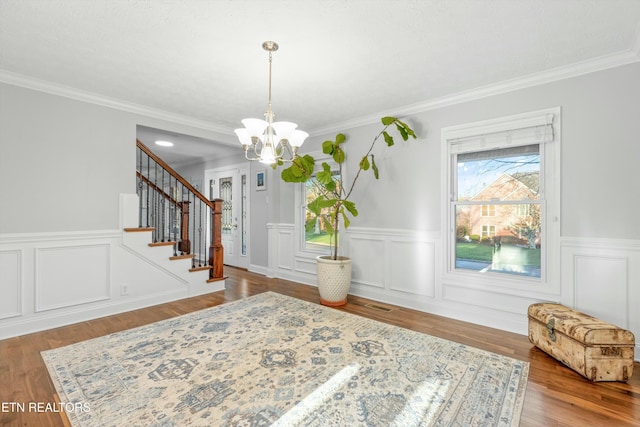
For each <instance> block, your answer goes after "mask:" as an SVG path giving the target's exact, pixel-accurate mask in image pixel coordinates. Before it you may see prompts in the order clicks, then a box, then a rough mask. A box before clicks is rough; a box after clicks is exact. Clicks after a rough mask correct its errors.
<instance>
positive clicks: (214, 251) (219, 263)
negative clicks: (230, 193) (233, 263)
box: [209, 199, 224, 279]
mask: <svg viewBox="0 0 640 427" xmlns="http://www.w3.org/2000/svg"><path fill="white" fill-rule="evenodd" d="M222 201H223V200H222V199H213V200H212V202H213V211H212V212H211V224H213V227H211V246H210V247H209V265H211V266H213V268H211V269H210V270H209V279H221V278H222V277H223V275H224V273H223V265H224V250H223V248H222Z"/></svg>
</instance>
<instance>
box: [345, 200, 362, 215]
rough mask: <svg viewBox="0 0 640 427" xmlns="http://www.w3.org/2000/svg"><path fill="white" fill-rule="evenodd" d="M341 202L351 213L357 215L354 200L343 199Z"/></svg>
mask: <svg viewBox="0 0 640 427" xmlns="http://www.w3.org/2000/svg"><path fill="white" fill-rule="evenodd" d="M342 203H343V205H344V207H345V208H347V210H348V211H349V213H350V214H351V215H353V216H358V210H357V209H356V204H355V203H354V202H352V201H350V200H344V201H343V202H342Z"/></svg>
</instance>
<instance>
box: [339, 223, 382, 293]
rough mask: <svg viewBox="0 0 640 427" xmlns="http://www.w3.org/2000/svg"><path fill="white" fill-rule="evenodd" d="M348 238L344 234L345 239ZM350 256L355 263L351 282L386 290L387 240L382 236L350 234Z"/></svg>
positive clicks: (348, 237)
mask: <svg viewBox="0 0 640 427" xmlns="http://www.w3.org/2000/svg"><path fill="white" fill-rule="evenodd" d="M344 236H347V235H346V234H344V233H343V237H344ZM346 238H347V239H349V243H348V245H349V256H350V257H351V260H352V262H353V266H352V269H353V270H352V273H351V281H352V283H354V284H358V285H364V286H370V287H374V288H385V285H386V282H387V280H386V275H387V274H386V272H387V265H385V264H386V263H385V262H384V261H385V255H386V250H385V239H384V237H381V236H368V235H365V234H356V235H353V234H349V235H348V236H347V237H346Z"/></svg>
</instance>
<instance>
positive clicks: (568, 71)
mask: <svg viewBox="0 0 640 427" xmlns="http://www.w3.org/2000/svg"><path fill="white" fill-rule="evenodd" d="M639 61H640V26H638V31H637V32H636V37H635V41H634V43H633V48H632V49H629V50H625V51H622V52H617V53H614V54H610V55H604V56H601V57H598V58H593V59H589V60H585V61H580V62H576V63H573V64H569V65H566V66H562V67H557V68H552V69H549V70H545V71H542V72H539V73H533V74H528V75H525V76H521V77H517V78H514V79H510V80H504V81H502V82H499V83H495V84H490V85H486V86H481V87H478V88H475V89H470V90H467V91H462V92H458V93H454V94H451V95H446V96H443V97H440V98H434V99H430V100H427V101H422V102H418V103H415V104H410V105H406V106H403V107H399V108H396V109H391V110H386V111H383V112H379V113H375V114H369V115H367V116H363V117H359V118H356V119H352V120H346V121H343V122H339V123H334V124H332V125H330V126H326V127H321V128H317V129H312V130H310V131H309V133H310V134H313V135H323V134H328V133H333V132H338V131H344V130H345V129H351V128H355V127H359V126H365V125H370V124H373V123H378V122H379V121H380V118H381V117H384V116H394V117H406V116H411V115H414V114H417V113H422V112H425V111H429V110H435V109H438V108H443V107H447V106H450V105H455V104H461V103H464V102H469V101H473V100H476V99H481V98H486V97H489V96H494V95H499V94H503V93H507V92H512V91H516V90H520V89H526V88H529V87H532V86H538V85H542V84H546V83H552V82H555V81H559V80H564V79H568V78H572V77H578V76H581V75H584V74H589V73H594V72H597V71H602V70H606V69H609V68H615V67H619V66H622V65H627V64H631V63H634V62H639Z"/></svg>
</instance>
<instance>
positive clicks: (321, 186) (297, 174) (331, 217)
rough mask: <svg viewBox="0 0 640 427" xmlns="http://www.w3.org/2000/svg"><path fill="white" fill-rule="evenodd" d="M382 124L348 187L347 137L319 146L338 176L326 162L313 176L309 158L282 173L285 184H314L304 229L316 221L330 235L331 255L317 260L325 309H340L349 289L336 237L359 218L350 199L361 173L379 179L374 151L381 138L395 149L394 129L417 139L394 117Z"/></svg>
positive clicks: (346, 261) (348, 271) (347, 271)
mask: <svg viewBox="0 0 640 427" xmlns="http://www.w3.org/2000/svg"><path fill="white" fill-rule="evenodd" d="M381 121H382V125H383V128H382V130H381V131H380V132H379V133H378V134H377V135H376V136H375V138H373V142H372V143H371V146H370V147H369V150H368V151H367V152H366V153H365V154H364V155H363V156H362V159H361V160H360V164H359V167H358V171H357V172H356V174H355V176H354V178H353V180H352V181H351V185H347V183H346V182H344V176H343V174H342V166H343V164H344V162H345V160H346V154H345V151H344V144H345V143H346V142H347V137H346V136H345V135H344V134H342V133H339V134H337V135H336V138H335V140H333V141H331V140H328V141H324V142H323V143H322V152H323V153H324V154H327V155H330V156H331V157H332V158H333V160H334V161H335V163H336V164H337V165H338V174H337V175H336V174H334V173H333V172H332V170H331V166H330V165H329V164H328V163H327V162H322V165H321V166H322V170H319V171H317V172H316V168H315V165H316V160H315V159H314V158H313V156H310V155H308V154H307V155H304V156H301V157H296V158H295V159H294V160H293V162H292V163H291V165H290V166H289V167H288V168H286V169H283V170H282V173H281V177H282V179H283V180H284V181H285V182H308V181H309V180H311V181H309V182H311V183H313V185H314V187H315V190H316V194H317V197H316V198H315V199H314V200H312V201H310V202H309V203H308V204H307V209H308V210H309V212H310V213H311V215H310V218H309V219H308V220H307V223H306V225H305V226H306V229H307V231H309V230H311V229H312V228H313V227H315V226H316V221H318V220H320V221H321V222H322V223H323V225H324V227H325V229H326V231H327V233H328V234H329V235H330V241H329V249H330V251H331V252H330V253H331V255H327V256H319V257H317V261H318V263H317V269H318V290H319V292H320V302H321V303H322V304H324V305H329V306H339V305H344V304H346V303H347V294H348V293H349V287H350V286H351V259H350V258H348V257H345V256H339V255H338V246H339V243H340V240H339V236H338V234H339V231H340V227H341V226H344V228H347V227H349V224H350V223H351V220H350V217H356V216H358V210H357V209H356V205H355V203H354V202H353V201H352V200H350V197H351V195H352V194H353V190H354V188H355V185H356V182H357V181H358V178H359V177H360V174H361V172H363V171H368V170H371V171H372V173H373V175H374V177H375V178H376V179H378V178H379V171H378V167H377V166H376V162H375V157H374V155H373V153H372V151H373V148H374V147H375V145H376V143H377V142H378V140H379V139H380V138H381V137H382V138H383V139H384V141H385V142H386V144H387V146H389V147H391V146H392V145H394V140H393V136H392V135H391V134H390V131H391V129H395V130H396V131H397V132H398V133H399V134H400V136H401V137H402V139H403V140H404V141H407V140H408V139H409V137H413V138H414V139H415V138H416V135H415V133H414V131H413V129H411V128H410V127H409V126H408V125H407V124H406V123H404V122H402V121H400V120H399V119H397V118H395V117H383V118H382V119H381ZM390 127H391V129H390ZM314 175H315V178H314ZM311 178H314V179H311Z"/></svg>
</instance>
